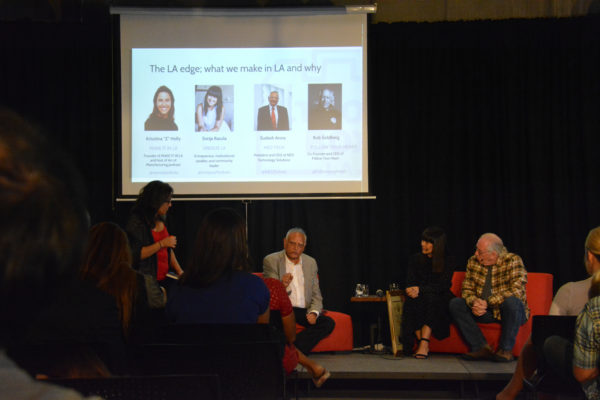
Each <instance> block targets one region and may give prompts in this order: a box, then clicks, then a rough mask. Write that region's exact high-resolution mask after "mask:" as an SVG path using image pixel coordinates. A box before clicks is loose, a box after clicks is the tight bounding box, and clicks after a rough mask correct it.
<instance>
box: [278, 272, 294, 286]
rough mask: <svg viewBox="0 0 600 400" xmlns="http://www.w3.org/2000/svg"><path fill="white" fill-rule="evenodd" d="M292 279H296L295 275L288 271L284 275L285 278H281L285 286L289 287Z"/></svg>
mask: <svg viewBox="0 0 600 400" xmlns="http://www.w3.org/2000/svg"><path fill="white" fill-rule="evenodd" d="M292 279H294V275H292V274H290V273H289V272H288V273H286V274H284V275H283V278H281V283H283V286H285V287H286V288H287V287H288V286H289V284H290V283H291V282H292Z"/></svg>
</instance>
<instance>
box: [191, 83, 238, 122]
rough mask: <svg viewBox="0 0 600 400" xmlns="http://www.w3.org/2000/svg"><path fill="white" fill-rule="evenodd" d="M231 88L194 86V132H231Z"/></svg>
mask: <svg viewBox="0 0 600 400" xmlns="http://www.w3.org/2000/svg"><path fill="white" fill-rule="evenodd" d="M232 115H233V86H232V85H225V86H222V87H221V86H210V87H208V88H206V86H198V85H197V86H196V132H231V131H232V130H233V126H232V124H233V118H232Z"/></svg>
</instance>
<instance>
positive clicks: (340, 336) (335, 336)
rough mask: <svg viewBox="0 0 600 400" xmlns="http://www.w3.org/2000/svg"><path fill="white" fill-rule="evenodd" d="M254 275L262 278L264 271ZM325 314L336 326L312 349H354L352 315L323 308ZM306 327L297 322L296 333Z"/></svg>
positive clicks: (316, 350)
mask: <svg viewBox="0 0 600 400" xmlns="http://www.w3.org/2000/svg"><path fill="white" fill-rule="evenodd" d="M254 275H257V276H259V277H261V278H262V277H263V274H262V272H255V273H254ZM323 315H327V316H328V317H329V318H331V319H333V320H334V321H335V328H334V329H333V332H331V334H330V335H329V336H327V337H326V338H324V339H322V340H321V341H320V342H319V343H317V345H316V346H315V347H314V348H313V349H312V352H313V353H318V352H325V351H352V346H353V343H354V330H353V328H352V318H351V317H350V315H348V314H344V313H341V312H337V311H329V310H323ZM304 329H305V328H304V327H303V326H302V325H298V324H296V333H300V332H302V331H303V330H304Z"/></svg>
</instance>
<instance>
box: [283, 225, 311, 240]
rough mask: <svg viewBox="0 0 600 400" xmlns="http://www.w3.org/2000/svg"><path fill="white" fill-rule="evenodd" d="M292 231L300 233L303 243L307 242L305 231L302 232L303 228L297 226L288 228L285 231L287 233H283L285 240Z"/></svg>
mask: <svg viewBox="0 0 600 400" xmlns="http://www.w3.org/2000/svg"><path fill="white" fill-rule="evenodd" d="M292 233H301V234H302V235H303V236H304V244H306V242H308V236H306V232H304V229H302V228H298V227H294V228H292V229H290V230H289V231H287V233H286V234H285V240H288V238H289V237H290V235H291V234H292Z"/></svg>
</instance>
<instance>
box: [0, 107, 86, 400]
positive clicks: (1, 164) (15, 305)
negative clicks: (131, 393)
mask: <svg viewBox="0 0 600 400" xmlns="http://www.w3.org/2000/svg"><path fill="white" fill-rule="evenodd" d="M0 193H2V195H1V196H0V220H1V221H2V227H3V230H4V232H5V233H6V232H10V234H3V235H0V249H1V251H2V254H3V256H2V260H0V288H1V290H0V302H1V303H2V305H3V306H2V307H0V366H1V367H0V368H1V370H2V379H0V393H2V397H3V398H9V399H12V400H22V399H28V400H32V399H33V400H35V399H50V398H52V399H54V398H56V399H59V398H60V399H69V400H76V399H82V396H81V395H79V394H78V393H77V392H75V391H73V390H70V389H65V388H61V387H58V386H55V385H51V384H47V383H44V382H39V381H36V380H34V379H32V378H31V377H30V376H29V375H28V374H27V373H26V372H25V371H23V370H22V369H20V368H19V367H17V365H16V364H15V363H14V362H13V361H12V360H11V359H10V358H9V356H8V355H7V350H8V353H10V349H11V348H14V347H15V346H18V345H20V344H22V338H23V335H24V334H25V333H26V332H28V331H29V330H30V329H31V326H30V324H31V321H32V320H33V319H35V318H36V316H37V315H38V313H39V311H40V309H41V306H42V305H43V304H46V303H48V302H53V301H54V299H55V298H56V296H57V294H58V293H60V292H61V288H62V286H63V285H62V283H64V282H67V281H70V280H71V279H72V278H74V277H75V276H76V272H77V269H78V268H79V262H80V257H81V253H82V250H83V245H84V241H85V237H86V232H87V214H86V212H85V207H84V203H83V200H82V199H83V190H82V184H81V178H80V177H79V175H78V173H77V172H76V170H75V169H74V168H73V166H72V165H71V164H70V163H69V162H68V161H67V157H66V156H65V155H64V154H63V153H62V152H60V151H58V149H56V148H55V147H54V146H53V145H52V143H50V142H49V141H46V140H45V139H44V138H43V137H42V136H41V135H40V134H39V133H38V131H37V130H36V128H34V127H33V126H32V125H31V124H30V123H28V122H27V121H25V120H24V119H23V118H22V117H20V116H19V115H17V114H15V113H14V112H12V111H9V110H4V109H0ZM94 398H95V399H97V397H94Z"/></svg>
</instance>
